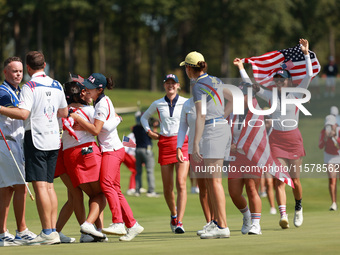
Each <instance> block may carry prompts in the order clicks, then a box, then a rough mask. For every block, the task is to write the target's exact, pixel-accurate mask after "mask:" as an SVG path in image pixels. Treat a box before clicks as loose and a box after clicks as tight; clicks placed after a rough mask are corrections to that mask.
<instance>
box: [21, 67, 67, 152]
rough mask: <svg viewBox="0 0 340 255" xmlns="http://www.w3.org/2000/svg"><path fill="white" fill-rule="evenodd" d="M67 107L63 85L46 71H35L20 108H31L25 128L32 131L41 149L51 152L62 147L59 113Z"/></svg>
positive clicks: (38, 147)
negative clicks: (47, 74) (59, 110)
mask: <svg viewBox="0 0 340 255" xmlns="http://www.w3.org/2000/svg"><path fill="white" fill-rule="evenodd" d="M66 107H67V102H66V99H65V95H64V90H63V87H62V86H61V84H60V83H59V82H58V81H56V80H53V79H52V78H50V77H48V76H46V74H45V72H38V73H35V74H33V75H32V79H31V80H30V81H29V82H27V83H26V84H25V85H24V86H23V87H22V93H21V101H20V103H19V108H22V109H26V110H28V111H30V115H29V117H28V118H27V119H26V121H25V122H24V123H25V130H26V131H27V130H31V131H32V138H33V144H34V146H35V147H36V148H37V149H39V150H42V151H49V150H57V149H59V148H60V137H59V125H58V119H57V112H58V109H62V108H66Z"/></svg>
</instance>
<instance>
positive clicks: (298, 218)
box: [294, 208, 303, 228]
mask: <svg viewBox="0 0 340 255" xmlns="http://www.w3.org/2000/svg"><path fill="white" fill-rule="evenodd" d="M302 223H303V214H302V208H301V210H299V211H295V214H294V225H295V227H297V228H298V227H300V226H301V225H302Z"/></svg>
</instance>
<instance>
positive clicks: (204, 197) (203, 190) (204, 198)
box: [196, 178, 213, 222]
mask: <svg viewBox="0 0 340 255" xmlns="http://www.w3.org/2000/svg"><path fill="white" fill-rule="evenodd" d="M196 180H197V184H198V188H199V189H200V193H199V197H200V202H201V206H202V210H203V213H204V217H205V220H206V222H210V221H212V219H213V218H212V215H211V209H210V205H209V202H208V191H207V185H206V180H205V179H204V178H197V179H196Z"/></svg>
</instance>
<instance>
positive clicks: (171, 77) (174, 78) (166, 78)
mask: <svg viewBox="0 0 340 255" xmlns="http://www.w3.org/2000/svg"><path fill="white" fill-rule="evenodd" d="M169 79H173V80H174V81H175V82H176V83H178V78H177V76H176V74H167V75H165V77H164V80H163V82H166V81H167V80H169Z"/></svg>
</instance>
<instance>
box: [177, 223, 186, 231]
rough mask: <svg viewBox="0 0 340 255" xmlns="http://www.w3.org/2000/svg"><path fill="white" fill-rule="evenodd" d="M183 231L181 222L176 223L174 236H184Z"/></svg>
mask: <svg viewBox="0 0 340 255" xmlns="http://www.w3.org/2000/svg"><path fill="white" fill-rule="evenodd" d="M184 233H185V230H184V227H183V223H182V222H177V226H176V228H175V234H184Z"/></svg>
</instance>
